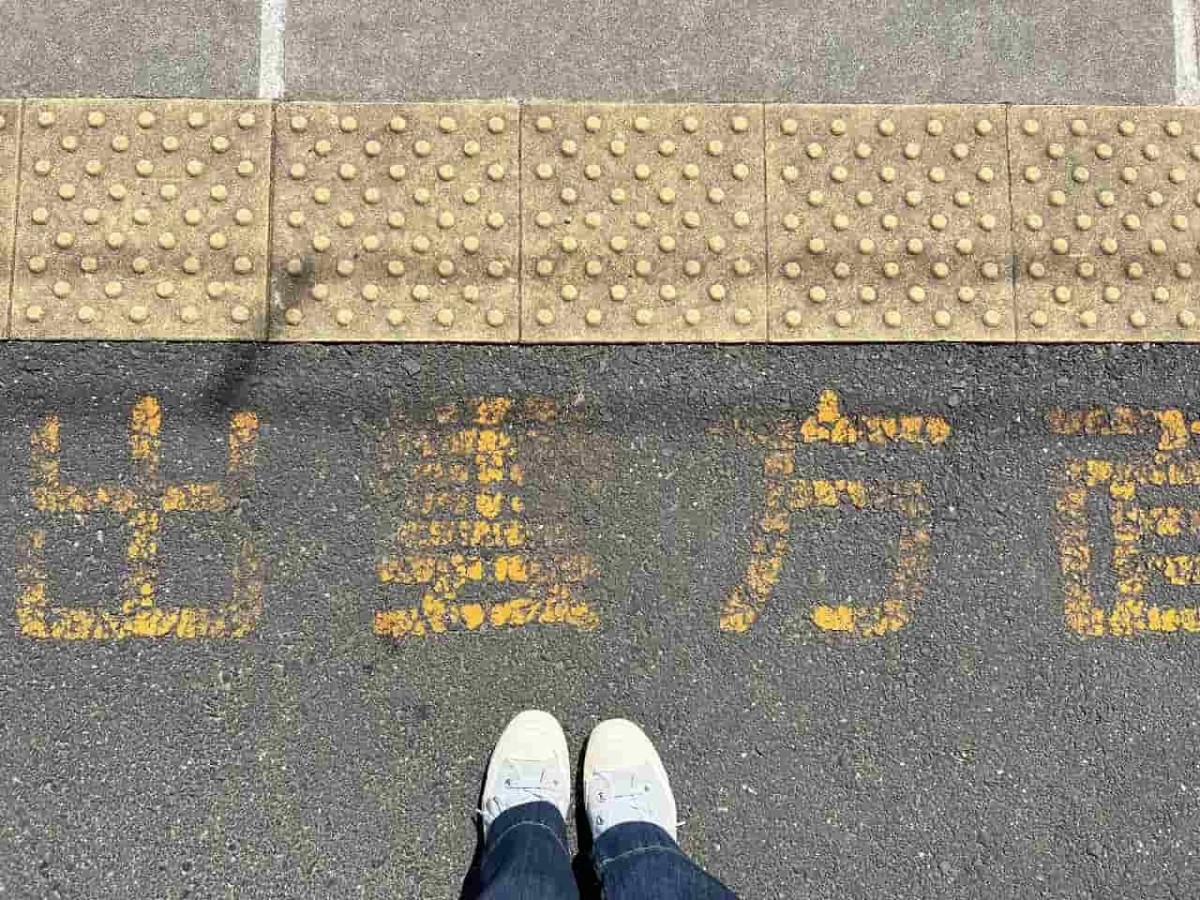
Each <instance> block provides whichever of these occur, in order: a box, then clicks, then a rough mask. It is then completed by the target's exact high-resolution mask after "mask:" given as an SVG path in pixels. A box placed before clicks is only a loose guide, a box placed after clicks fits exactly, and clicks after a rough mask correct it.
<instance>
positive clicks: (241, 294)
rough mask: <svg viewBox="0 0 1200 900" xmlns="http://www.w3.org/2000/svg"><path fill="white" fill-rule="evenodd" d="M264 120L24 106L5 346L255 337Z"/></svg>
mask: <svg viewBox="0 0 1200 900" xmlns="http://www.w3.org/2000/svg"><path fill="white" fill-rule="evenodd" d="M270 112H271V108H270V105H269V104H267V103H260V102H252V101H229V102H226V101H207V100H203V101H202V100H154V101H144V100H103V101H101V100H95V101H93V100H29V101H26V103H25V112H24V116H23V119H24V130H23V135H22V141H21V187H20V205H19V211H18V216H17V242H16V244H17V249H16V264H15V272H16V276H15V281H14V285H13V302H12V312H13V316H12V334H13V336H14V337H20V338H118V339H126V338H129V339H148V338H153V339H254V338H261V337H262V336H264V334H265V319H266V303H265V299H266V261H267V256H266V250H267V224H268V223H267V216H268V203H269V198H270V175H269V167H270V145H271V115H270Z"/></svg>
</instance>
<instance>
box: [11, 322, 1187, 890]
mask: <svg viewBox="0 0 1200 900" xmlns="http://www.w3.org/2000/svg"><path fill="white" fill-rule="evenodd" d="M1198 364H1200V350H1197V349H1193V348H1187V347H1152V346H1146V347H1143V346H1074V347H1057V348H1046V347H1038V346H1028V347H1003V346H992V347H981V346H935V345H922V346H860V347H813V346H810V347H751V346H746V347H729V348H715V347H685V346H674V347H672V346H641V347H619V348H618V347H610V348H601V347H594V348H555V347H539V348H518V347H466V346H458V347H453V346H410V347H396V346H390V347H385V346H319V345H306V346H270V347H255V346H244V345H243V346H228V345H227V346H221V345H178V346H144V345H101V344H60V345H31V344H24V343H15V342H14V343H8V344H5V345H3V346H0V372H2V373H3V375H2V376H0V403H2V404H3V408H4V410H5V413H6V415H5V427H4V429H3V431H2V432H0V465H2V466H3V469H4V471H5V472H6V473H7V478H6V479H5V482H4V488H3V492H2V494H0V571H3V572H5V573H6V576H5V582H6V583H10V584H11V583H12V581H13V580H14V579H13V576H12V574H11V573H13V572H14V571H15V568H14V567H15V558H14V557H15V550H14V548H15V547H16V546H18V544H19V540H20V537H21V535H23V534H27V533H28V532H29V531H30V530H31V529H34V528H38V527H42V528H45V529H46V531H47V534H48V538H47V542H46V567H47V570H48V578H49V584H50V589H51V590H52V592H53V593H54V595H55V598H56V602H63V603H73V604H79V605H87V606H91V607H101V608H112V607H114V606H115V605H116V604H117V599H116V598H117V597H118V595H119V591H120V585H121V581H122V578H123V577H124V572H125V571H126V567H127V565H128V564H127V562H126V561H125V560H124V543H123V537H122V534H123V533H122V527H121V524H120V520H119V519H117V518H116V517H115V516H114V517H107V516H108V514H99V513H96V514H84V515H79V516H74V517H73V516H71V515H69V514H68V515H61V514H58V515H51V514H46V513H39V512H36V511H34V510H33V508H32V504H31V499H30V496H29V483H30V482H29V478H30V473H29V442H30V434H31V432H32V430H33V429H34V428H35V427H36V425H37V424H38V422H40V421H42V420H43V419H44V418H45V417H46V416H47V415H49V414H56V415H57V416H58V417H59V421H60V427H61V441H62V450H61V453H62V460H61V461H62V474H63V478H64V480H71V481H74V482H76V483H83V484H86V483H89V482H93V483H94V482H97V481H109V482H114V483H123V484H130V483H131V478H132V476H131V475H130V463H129V462H128V450H127V449H126V442H127V436H126V432H125V428H126V422H127V420H128V418H129V414H130V408H131V407H132V405H133V404H134V403H135V402H136V400H137V399H138V398H139V397H141V396H143V395H145V394H147V393H152V394H153V395H154V396H156V397H157V398H158V399H159V401H160V402H161V405H162V413H163V420H162V442H163V443H162V462H161V466H160V474H161V477H162V478H163V479H164V480H167V481H174V480H204V479H206V478H207V479H212V478H217V477H219V476H220V472H221V470H222V466H223V458H224V452H225V446H224V440H225V433H226V432H225V430H226V427H227V424H228V419H229V416H230V414H231V411H232V410H242V409H248V410H252V411H254V412H255V413H256V414H257V415H258V416H259V418H260V420H261V422H262V426H261V433H260V437H259V455H258V459H257V464H256V474H255V477H254V479H253V484H252V486H251V487H250V488H249V489H248V491H247V493H246V495H245V497H244V498H243V500H242V502H241V503H239V504H238V507H237V510H236V513H195V514H185V513H175V514H172V513H165V514H164V523H163V530H162V533H161V536H160V542H159V544H160V546H159V553H160V557H161V577H162V585H163V595H162V597H161V600H160V602H161V603H162V604H163V605H164V606H170V605H172V604H181V603H184V602H197V601H200V600H203V601H206V602H211V600H212V599H213V598H216V597H219V596H221V595H222V593H223V592H226V591H227V590H228V581H229V577H230V576H229V561H228V557H229V554H230V548H229V546H228V544H229V541H228V537H229V534H230V533H231V530H232V529H231V528H230V527H229V521H230V520H229V519H227V518H226V516H228V515H234V514H236V516H238V518H239V520H240V524H241V525H244V526H245V527H246V528H249V529H250V531H251V533H253V534H254V535H255V536H256V541H257V542H258V544H259V546H260V547H261V548H262V552H263V556H264V561H265V564H266V568H267V571H268V585H267V589H266V594H265V600H264V610H263V613H262V615H261V618H260V619H259V621H258V623H257V626H256V627H255V629H254V631H253V632H252V634H251V635H249V636H248V637H246V638H242V639H225V640H203V639H196V640H178V639H161V640H152V639H151V640H138V639H131V640H128V641H116V642H114V641H107V642H105V641H100V642H56V641H45V640H35V639H30V638H26V637H22V636H20V635H19V634H18V633H17V630H16V628H15V626H13V625H12V624H10V626H9V627H7V628H4V629H2V630H0V745H2V746H3V747H4V753H3V754H2V755H0V809H4V810H5V815H4V817H3V821H0V886H2V887H3V889H4V892H5V894H6V895H7V896H14V897H22V898H23V897H96V896H104V897H112V898H125V897H129V898H135V897H137V898H141V897H150V896H156V897H185V896H190V897H250V896H255V897H380V898H382V897H447V896H455V895H456V893H457V890H458V888H459V886H460V884H461V882H462V878H463V876H464V874H465V872H466V870H467V867H468V864H469V862H470V859H471V855H472V853H473V851H474V848H475V834H476V832H475V825H474V818H473V814H474V809H475V804H476V802H477V799H478V791H479V786H480V779H481V778H482V775H483V772H484V768H485V764H486V760H487V755H488V752H489V750H490V747H491V744H492V742H493V741H494V739H495V737H496V736H497V735H498V733H499V731H500V730H501V729H502V727H503V726H504V724H505V722H506V721H507V719H508V718H509V717H510V716H511V715H512V714H514V713H515V712H516V711H518V710H520V709H522V708H525V707H531V706H532V707H539V708H543V709H548V710H550V711H552V712H554V713H555V714H556V715H558V716H559V717H560V718H561V720H562V721H563V723H564V726H565V728H566V730H567V733H568V735H569V737H570V739H571V742H572V744H573V746H574V747H575V748H576V752H577V751H578V748H579V746H580V745H581V742H582V740H583V739H584V737H585V736H586V734H587V731H588V730H589V728H590V727H591V726H592V725H593V724H595V723H596V722H597V721H599V720H600V719H601V718H604V717H608V716H614V715H621V716H626V717H629V718H632V719H634V720H636V721H639V722H641V723H642V724H643V725H644V726H645V728H646V729H647V730H648V732H649V733H650V734H651V735H652V736H653V738H654V739H655V740H656V741H657V742H658V745H659V747H660V748H661V751H662V753H663V756H664V758H665V760H666V763H667V765H668V767H669V769H670V772H671V776H672V778H673V781H674V786H675V790H676V793H677V796H678V798H679V802H680V810H681V812H680V817H681V819H682V820H683V823H684V824H683V825H682V827H681V841H682V844H683V846H684V847H685V848H686V849H687V850H688V851H689V852H691V853H692V854H694V855H695V856H696V858H697V859H698V860H699V861H700V862H701V863H702V864H704V865H705V866H707V867H709V868H710V869H711V870H712V871H713V872H714V873H716V874H718V875H719V876H720V877H722V878H723V879H725V880H726V881H727V882H728V883H729V884H730V886H731V887H733V888H734V889H735V890H737V891H738V892H739V893H740V894H741V895H743V896H745V897H747V898H753V897H772V896H781V895H782V896H788V897H792V896H795V897H806V898H846V897H861V898H881V897H883V898H890V897H895V898H909V897H984V896H986V897H992V898H1017V897H1020V898H1028V897H1095V898H1100V897H1134V896H1136V897H1147V898H1150V897H1154V898H1158V897H1162V898H1168V897H1169V898H1181V897H1187V896H1191V895H1193V893H1194V888H1195V886H1196V885H1197V884H1198V883H1200V862H1198V860H1197V857H1196V831H1197V826H1198V825H1200V783H1198V779H1197V764H1196V758H1195V748H1196V746H1197V744H1198V742H1200V724H1198V721H1200V699H1197V695H1196V692H1195V691H1194V690H1193V689H1192V687H1191V685H1193V684H1194V683H1195V681H1196V679H1197V677H1200V647H1198V645H1197V643H1196V641H1195V638H1194V637H1189V636H1187V635H1175V636H1142V637H1138V638H1127V639H1121V638H1104V639H1093V640H1085V639H1082V638H1080V637H1078V636H1076V635H1075V634H1074V633H1073V632H1071V631H1070V630H1069V629H1068V628H1067V627H1066V625H1065V624H1064V619H1063V598H1062V590H1061V577H1060V575H1059V569H1058V558H1057V550H1056V533H1055V530H1054V524H1053V518H1052V511H1053V493H1052V488H1053V478H1054V473H1055V472H1056V471H1058V470H1059V469H1060V468H1061V466H1062V465H1063V463H1064V462H1065V461H1066V460H1067V459H1068V458H1071V457H1074V456H1079V455H1081V453H1087V452H1091V451H1094V452H1095V453H1098V454H1101V455H1103V454H1107V455H1108V456H1111V457H1114V458H1118V459H1120V458H1133V457H1136V456H1137V455H1138V454H1142V455H1143V456H1144V455H1145V454H1146V453H1147V452H1149V451H1151V450H1152V449H1153V444H1154V440H1153V438H1149V439H1145V440H1144V439H1142V438H1124V439H1116V442H1115V443H1114V442H1113V440H1112V439H1101V438H1091V439H1078V438H1063V437H1056V436H1052V435H1051V434H1050V432H1049V429H1048V426H1047V414H1048V412H1049V410H1051V409H1053V408H1055V407H1071V408H1074V407H1089V406H1093V405H1110V404H1131V405H1134V406H1149V407H1154V408H1158V407H1164V406H1165V407H1180V408H1183V409H1188V410H1192V411H1195V410H1197V408H1198V407H1200V390H1198V389H1197V387H1196V383H1195V378H1194V372H1195V371H1196V366H1197V365H1198ZM824 390H835V391H837V392H838V394H839V396H840V397H841V400H842V404H843V410H844V411H845V412H848V413H865V412H879V413H893V412H922V413H926V414H936V415H941V416H942V417H944V418H945V419H946V420H947V422H948V423H949V424H950V426H951V435H950V437H949V439H948V440H947V441H946V442H945V443H944V444H942V445H940V446H937V447H925V448H914V447H907V448H906V447H901V446H893V447H882V448H880V447H874V446H871V445H867V444H863V443H860V444H855V445H850V446H830V445H820V444H819V445H812V446H802V447H801V448H800V449H799V450H798V451H797V455H796V460H797V463H796V464H797V470H796V472H797V475H798V476H799V475H810V476H811V477H848V478H863V479H872V480H888V479H916V480H920V481H922V482H923V483H924V485H925V489H926V494H927V496H928V498H929V503H930V507H931V510H932V513H931V515H932V527H931V571H930V576H929V580H928V585H927V588H926V592H925V596H924V597H923V598H922V599H921V600H920V602H919V603H918V604H917V605H916V607H915V609H914V615H913V620H912V621H911V622H910V623H909V624H908V625H907V627H905V628H903V629H902V630H900V631H899V632H896V633H893V634H891V635H888V636H885V637H882V638H875V639H851V638H847V637H842V636H838V635H829V634H825V633H822V632H820V631H819V630H818V629H816V628H815V627H814V626H813V624H812V623H811V622H810V621H809V613H810V611H811V608H812V604H813V603H815V602H818V601H826V602H835V603H836V602H842V601H846V600H854V599H856V598H857V599H859V601H860V602H861V601H863V600H870V598H872V597H877V596H878V595H879V594H880V593H881V591H882V590H883V588H884V586H885V585H886V583H887V581H888V577H889V572H890V569H891V566H892V565H893V564H894V556H895V553H896V547H895V543H896V542H895V530H896V529H895V526H894V523H893V524H891V525H888V524H887V523H886V518H887V517H881V520H880V523H876V522H875V521H874V520H873V519H871V518H869V517H868V518H867V519H865V520H864V521H862V522H859V521H858V520H856V519H855V517H854V516H853V515H851V516H843V517H834V518H832V519H831V518H827V517H823V516H821V515H817V514H813V515H806V514H804V513H799V514H797V515H796V518H795V522H794V530H793V538H794V548H793V550H792V552H791V554H789V556H788V559H787V561H786V564H785V566H784V570H783V573H782V576H781V579H780V582H779V584H778V586H777V588H776V591H775V594H774V596H773V598H772V600H771V601H770V603H768V605H767V606H766V608H765V611H764V613H763V615H762V616H761V618H760V619H759V620H758V622H757V623H755V625H754V626H753V627H752V628H751V629H750V630H749V631H748V632H746V633H744V634H733V633H728V632H722V631H720V630H719V629H718V615H719V611H720V606H721V602H722V600H723V599H724V597H725V596H726V595H727V593H728V592H729V590H730V589H731V587H733V586H734V585H736V584H738V583H739V582H740V581H741V580H742V579H743V577H744V576H745V574H746V569H747V565H748V560H749V555H750V540H751V536H752V528H753V523H754V521H755V517H756V514H757V513H756V510H759V509H760V508H761V506H762V503H763V479H762V475H761V472H762V461H763V453H764V450H763V448H762V447H758V446H756V445H755V444H753V443H752V442H749V441H747V440H745V439H744V438H743V437H742V436H741V435H740V434H739V433H738V432H737V430H736V429H733V428H731V427H730V424H731V423H732V422H733V421H734V420H735V419H736V420H741V421H750V422H762V423H766V422H773V421H778V420H787V419H793V420H794V419H797V418H800V419H802V418H804V417H806V416H807V415H809V414H810V413H811V412H812V410H813V409H814V406H815V403H816V400H817V397H818V395H819V394H820V392H822V391H824ZM475 396H509V397H512V398H514V399H515V400H517V401H521V400H523V398H527V397H542V398H549V399H551V400H553V401H555V402H556V404H557V405H558V408H559V410H560V416H559V418H558V419H557V420H556V421H555V422H554V423H550V424H549V425H547V426H546V427H545V429H544V432H543V433H541V435H540V437H539V438H538V439H537V440H533V441H530V442H529V449H528V452H527V453H524V454H523V457H522V462H523V464H524V466H525V471H526V492H525V497H526V506H527V508H526V512H525V515H526V520H527V522H528V524H529V527H530V530H531V534H532V535H533V537H531V541H530V544H531V546H533V545H534V544H535V543H538V542H539V541H542V537H541V536H539V535H540V532H541V531H543V530H544V531H545V540H544V541H542V543H541V544H539V546H545V547H557V548H558V549H559V550H567V551H569V552H573V553H578V554H586V555H587V556H590V557H591V558H592V560H593V563H594V575H593V577H591V578H590V579H589V581H588V582H587V583H586V584H585V585H584V587H583V589H582V590H581V591H580V596H582V597H583V598H584V599H586V600H587V601H588V603H589V605H590V607H591V608H592V610H593V612H595V613H596V614H597V615H598V616H599V619H600V623H599V626H598V627H597V628H595V629H593V630H580V629H576V628H572V627H568V626H557V625H530V626H526V627H523V628H517V629H509V630H494V631H481V632H479V633H469V632H458V633H452V634H444V635H436V636H426V637H420V638H404V639H401V640H398V641H397V640H392V639H389V638H382V637H378V636H376V635H375V634H374V633H373V630H372V621H373V616H374V613H375V611H376V610H377V609H381V608H397V607H412V606H414V605H416V603H417V600H416V597H415V595H414V594H413V593H412V591H413V589H412V588H408V587H404V586H401V585H384V584H381V583H380V582H379V579H378V577H377V575H376V564H377V562H378V560H379V559H380V557H381V556H382V555H386V554H387V552H388V548H389V546H390V545H389V541H390V540H391V535H392V534H393V533H394V531H395V528H396V523H397V521H398V518H402V517H403V516H404V513H403V512H402V510H403V509H404V505H405V497H404V494H405V488H404V480H403V479H399V480H398V481H397V480H395V479H393V481H392V482H390V483H391V484H392V488H390V489H387V490H384V489H381V487H380V485H381V484H382V483H383V482H381V479H380V471H381V470H380V465H381V462H380V461H381V459H382V458H383V457H381V455H380V454H381V448H383V447H387V446H392V445H394V441H393V439H392V438H390V437H389V435H394V434H395V431H394V429H396V428H406V427H417V428H419V427H420V426H421V423H429V422H431V421H433V419H434V417H436V415H437V408H438V407H441V406H444V405H448V404H455V403H460V402H461V401H463V400H464V398H470V397H475ZM405 423H409V424H405ZM1179 499H1180V500H1181V501H1182V502H1185V503H1186V502H1187V500H1188V498H1187V497H1186V492H1183V493H1182V494H1181V496H1180V497H1179ZM1098 521H1099V522H1100V523H1101V526H1100V527H1101V528H1102V526H1103V522H1104V519H1103V515H1102V514H1101V515H1100V518H1099V520H1098ZM1113 590H1114V586H1113V577H1112V574H1111V572H1109V571H1108V567H1107V566H1105V565H1100V566H1098V581H1097V594H1098V597H1099V599H1100V602H1103V601H1104V598H1105V597H1111V595H1112V593H1113ZM1181 590H1182V591H1183V592H1184V593H1188V592H1189V591H1188V589H1186V588H1185V589H1181ZM13 594H15V588H14V590H13ZM1175 599H1176V600H1177V601H1179V602H1186V600H1185V599H1184V598H1182V597H1176V598H1175ZM6 602H8V603H15V598H14V596H13V595H12V594H10V596H9V597H8V598H6ZM9 609H10V610H11V609H12V607H11V606H9Z"/></svg>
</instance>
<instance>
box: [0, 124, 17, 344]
mask: <svg viewBox="0 0 1200 900" xmlns="http://www.w3.org/2000/svg"><path fill="white" fill-rule="evenodd" d="M20 128H21V103H20V101H19V100H0V307H2V308H3V311H0V337H7V336H8V297H9V288H10V287H11V284H12V262H13V258H12V253H13V219H14V217H15V216H16V212H17V147H18V141H19V140H20Z"/></svg>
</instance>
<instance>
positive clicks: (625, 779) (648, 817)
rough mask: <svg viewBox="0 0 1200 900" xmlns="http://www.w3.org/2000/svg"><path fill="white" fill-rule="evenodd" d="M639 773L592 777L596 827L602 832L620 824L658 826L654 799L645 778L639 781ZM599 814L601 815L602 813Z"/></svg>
mask: <svg viewBox="0 0 1200 900" xmlns="http://www.w3.org/2000/svg"><path fill="white" fill-rule="evenodd" d="M640 772H641V770H640V769H624V770H621V771H618V772H600V771H597V772H596V773H595V776H594V779H595V781H599V782H600V785H599V786H598V787H596V786H593V787H592V788H591V790H592V791H593V792H594V794H595V797H596V824H597V825H598V826H600V827H602V828H610V827H611V826H613V825H620V824H621V823H622V822H653V823H654V824H656V825H657V824H659V821H658V820H659V817H660V813H661V810H656V809H654V806H655V797H654V795H653V788H652V787H651V782H650V779H649V778H645V777H640ZM602 810H603V811H602Z"/></svg>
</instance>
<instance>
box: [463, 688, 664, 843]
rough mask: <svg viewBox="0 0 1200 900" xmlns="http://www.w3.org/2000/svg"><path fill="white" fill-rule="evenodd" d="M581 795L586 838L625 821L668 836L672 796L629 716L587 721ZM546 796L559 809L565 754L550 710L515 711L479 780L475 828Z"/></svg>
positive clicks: (563, 801) (566, 782)
mask: <svg viewBox="0 0 1200 900" xmlns="http://www.w3.org/2000/svg"><path fill="white" fill-rule="evenodd" d="M583 795H584V806H585V809H586V812H587V819H588V823H589V824H590V825H591V828H592V838H593V840H594V839H596V838H599V837H600V835H601V834H603V833H604V832H605V831H607V830H608V829H610V828H613V827H615V826H617V825H621V824H623V823H626V822H649V823H650V824H653V825H657V826H658V827H659V828H661V829H662V830H663V831H665V832H666V833H667V834H669V835H670V836H671V840H675V839H676V827H675V826H676V824H677V822H676V810H675V797H674V795H673V794H672V793H671V784H670V782H669V781H668V780H667V772H666V770H665V769H664V768H663V764H662V760H661V759H659V756H658V752H657V751H656V750H655V749H654V744H652V743H651V742H650V739H649V738H648V737H646V734H645V732H643V731H642V729H641V728H639V727H638V726H637V725H635V724H634V723H633V722H629V721H627V720H625V719H609V720H607V721H605V722H601V723H600V724H599V725H597V726H596V727H595V728H594V729H592V733H591V736H590V737H589V738H588V741H587V752H586V753H585V754H584V757H583ZM537 802H545V803H552V804H554V806H555V807H557V808H558V811H559V812H560V813H562V816H563V818H564V819H565V818H566V817H567V810H568V808H569V807H570V805H571V759H570V751H568V749H567V738H566V735H564V734H563V730H562V726H561V725H559V724H558V720H557V719H555V718H554V716H552V715H550V713H547V712H542V711H540V710H535V709H531V710H526V711H525V712H523V713H519V714H518V715H517V716H516V717H515V718H514V719H513V720H512V721H511V722H509V723H508V727H507V728H505V729H504V733H503V734H501V735H500V740H499V741H497V742H496V749H495V750H493V751H492V758H491V761H490V762H489V763H488V772H487V779H486V780H485V782H484V786H483V803H482V804H481V806H482V808H481V810H480V812H481V813H482V815H483V832H484V838H485V839H486V837H487V833H488V830H489V829H490V828H491V826H492V823H493V822H494V821H496V819H497V818H499V817H500V815H501V814H502V813H505V812H507V811H508V810H510V809H513V808H514V807H517V806H521V805H523V804H526V803H537Z"/></svg>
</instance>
